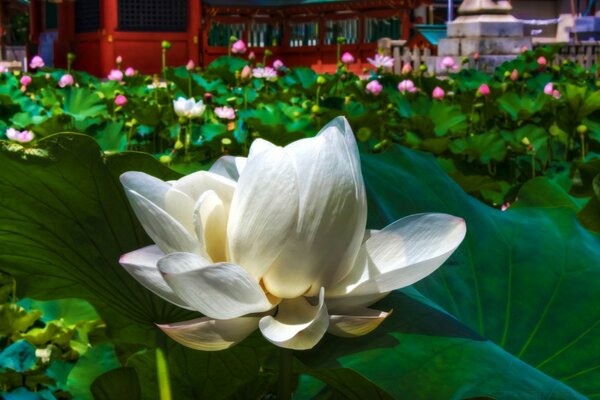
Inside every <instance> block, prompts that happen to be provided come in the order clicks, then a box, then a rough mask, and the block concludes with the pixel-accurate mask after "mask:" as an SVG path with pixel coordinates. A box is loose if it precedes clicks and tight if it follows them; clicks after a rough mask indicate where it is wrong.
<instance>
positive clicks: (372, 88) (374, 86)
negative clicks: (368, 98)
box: [366, 80, 383, 96]
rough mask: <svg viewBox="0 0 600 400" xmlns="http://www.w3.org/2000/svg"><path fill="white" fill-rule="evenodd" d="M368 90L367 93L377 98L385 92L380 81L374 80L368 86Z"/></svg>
mask: <svg viewBox="0 0 600 400" xmlns="http://www.w3.org/2000/svg"><path fill="white" fill-rule="evenodd" d="M366 89H367V93H371V94H372V95H375V96H377V95H379V93H381V91H382V90H383V86H381V84H380V83H379V81H377V80H374V81H371V82H369V83H368V84H367V87H366Z"/></svg>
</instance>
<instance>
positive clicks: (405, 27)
mask: <svg viewBox="0 0 600 400" xmlns="http://www.w3.org/2000/svg"><path fill="white" fill-rule="evenodd" d="M400 18H401V19H400V20H401V21H402V35H401V36H400V39H404V40H408V38H409V37H410V28H412V22H411V21H410V13H409V11H408V10H406V9H404V10H403V11H402V16H401V17H400Z"/></svg>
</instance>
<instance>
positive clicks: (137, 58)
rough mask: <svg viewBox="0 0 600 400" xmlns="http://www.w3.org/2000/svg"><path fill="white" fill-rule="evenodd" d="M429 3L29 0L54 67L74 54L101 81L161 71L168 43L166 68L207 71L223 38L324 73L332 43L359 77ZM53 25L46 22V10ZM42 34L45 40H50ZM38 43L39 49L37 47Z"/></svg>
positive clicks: (36, 33)
mask: <svg viewBox="0 0 600 400" xmlns="http://www.w3.org/2000/svg"><path fill="white" fill-rule="evenodd" d="M430 3H431V0H361V1H338V0H329V1H316V0H278V1H275V0H255V1H248V0H246V1H244V0H75V1H72V0H62V1H60V0H59V2H58V3H57V2H56V1H53V2H48V1H47V0H31V2H30V7H31V10H30V17H31V40H32V42H33V44H34V46H35V45H38V46H39V44H40V42H41V39H44V40H45V42H44V43H46V45H48V44H47V43H48V40H49V39H48V38H50V40H51V41H50V44H49V46H50V47H51V50H52V52H53V55H54V57H53V58H54V65H55V66H57V67H64V65H65V64H66V55H67V53H68V52H73V53H75V54H76V55H77V59H76V61H75V64H74V67H75V68H77V69H80V70H85V71H88V72H90V73H93V74H96V75H100V76H101V75H105V74H106V73H107V72H108V71H109V70H110V69H111V68H112V67H114V63H115V61H114V60H115V58H116V57H117V56H119V55H120V56H122V57H123V60H124V63H123V64H124V65H126V66H133V67H134V68H136V69H139V70H140V71H141V72H144V73H155V72H159V71H160V66H161V47H160V43H161V41H163V40H168V41H169V42H171V44H172V48H171V49H170V50H169V52H168V56H167V62H168V64H169V65H183V64H185V63H186V62H187V61H188V60H190V59H191V60H194V62H195V63H196V64H197V65H206V64H208V63H209V62H211V61H212V60H214V59H215V58H217V57H219V56H221V55H224V54H227V46H228V43H229V38H230V37H231V36H232V35H234V36H236V37H238V38H241V39H244V41H245V42H246V43H247V44H248V47H249V51H254V52H255V54H256V55H257V59H259V60H260V59H261V57H262V54H263V52H264V51H265V50H266V49H269V50H271V52H272V53H273V55H274V57H275V58H280V59H281V60H282V61H283V62H284V63H285V64H286V65H289V66H293V65H308V66H312V67H313V68H315V69H316V70H318V71H328V70H332V69H334V68H335V64H336V39H337V37H339V36H343V37H345V38H346V43H345V44H344V45H343V47H342V50H343V51H349V52H351V53H352V54H353V55H354V56H355V57H356V59H357V61H358V62H357V64H355V65H354V68H356V69H357V70H360V69H361V68H362V66H363V65H364V64H363V63H364V62H365V61H366V57H372V56H373V54H374V53H375V51H376V47H377V44H376V42H377V39H379V38H381V37H391V38H393V39H408V37H409V35H410V31H411V27H412V23H413V22H414V21H413V10H414V9H415V8H416V7H417V6H420V5H423V4H430ZM53 8H54V11H52V13H53V14H54V15H55V19H56V21H49V19H48V15H49V10H52V9H53ZM49 33H52V34H51V35H50V34H49ZM44 43H42V45H44Z"/></svg>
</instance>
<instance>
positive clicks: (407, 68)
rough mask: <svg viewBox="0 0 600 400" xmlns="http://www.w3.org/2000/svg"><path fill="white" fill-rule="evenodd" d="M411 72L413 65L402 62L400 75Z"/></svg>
mask: <svg viewBox="0 0 600 400" xmlns="http://www.w3.org/2000/svg"><path fill="white" fill-rule="evenodd" d="M412 72H413V67H412V65H411V64H410V63H406V64H404V66H403V67H402V75H408V74H411V73H412Z"/></svg>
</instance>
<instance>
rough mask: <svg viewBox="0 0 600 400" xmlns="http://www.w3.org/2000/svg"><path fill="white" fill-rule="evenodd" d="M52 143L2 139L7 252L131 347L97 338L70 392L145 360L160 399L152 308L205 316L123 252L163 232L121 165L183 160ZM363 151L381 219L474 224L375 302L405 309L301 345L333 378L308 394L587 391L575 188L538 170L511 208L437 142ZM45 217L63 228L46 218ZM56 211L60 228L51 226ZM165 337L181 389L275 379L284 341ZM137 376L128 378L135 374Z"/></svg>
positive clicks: (311, 362) (28, 281)
mask: <svg viewBox="0 0 600 400" xmlns="http://www.w3.org/2000/svg"><path fill="white" fill-rule="evenodd" d="M39 147H40V149H41V150H43V151H44V153H45V154H47V156H45V157H31V156H26V155H25V154H23V153H21V152H14V151H11V150H9V149H8V148H5V149H4V151H3V152H2V153H1V154H0V166H1V167H2V169H3V171H5V172H6V173H5V174H3V175H2V177H1V178H0V183H1V184H2V185H3V187H5V188H6V189H5V191H4V193H3V194H4V196H3V197H2V199H0V201H1V202H2V204H1V206H2V207H0V210H1V211H0V227H2V229H3V232H4V240H3V241H2V242H0V267H1V268H2V269H4V270H6V271H9V272H11V273H13V274H14V275H15V276H16V278H17V280H18V281H19V282H22V283H23V285H22V286H23V289H22V291H23V294H24V295H27V296H35V297H38V298H46V299H48V298H57V297H71V296H73V295H77V296H79V297H81V298H84V299H88V300H89V301H90V302H91V303H92V304H93V305H94V306H95V307H96V308H97V309H98V310H99V313H100V315H101V316H102V318H103V319H104V320H105V321H106V323H107V325H108V327H109V333H110V337H111V340H112V341H113V342H114V343H117V344H119V346H120V348H121V350H120V356H119V359H120V362H119V361H117V359H116V358H115V357H114V355H111V354H113V353H112V348H111V347H106V346H104V345H103V346H104V347H103V346H96V347H94V348H92V350H90V351H88V352H87V353H86V354H85V355H84V356H83V357H82V358H81V359H80V361H79V362H78V363H77V366H76V367H74V368H73V370H72V371H71V372H70V373H69V374H68V376H69V378H68V379H67V380H66V382H67V387H68V388H70V390H71V391H72V390H73V389H74V388H78V389H77V390H88V388H89V385H90V384H91V382H92V381H93V380H95V379H96V378H97V376H98V375H99V374H101V373H106V372H108V371H110V370H112V369H114V368H115V367H118V366H119V365H126V366H128V367H131V368H133V369H135V373H136V376H137V379H138V380H139V382H140V388H141V396H142V397H141V398H143V399H146V398H148V399H152V398H156V393H157V392H156V390H154V389H150V388H155V387H156V386H155V385H156V375H155V372H154V368H155V361H154V352H153V351H152V349H153V348H156V346H159V345H160V346H164V343H163V344H161V343H162V339H160V340H157V337H158V338H160V337H162V336H161V334H160V332H157V330H156V328H155V327H154V325H153V323H154V322H167V321H168V322H174V321H179V320H184V319H189V318H191V317H193V315H190V313H189V312H187V311H184V310H179V309H176V308H175V307H173V306H170V305H168V304H166V303H164V302H162V301H160V300H159V299H158V298H156V297H155V296H154V295H152V294H151V293H150V292H148V291H147V290H145V289H144V288H142V287H140V286H139V285H138V284H137V283H136V282H135V280H134V279H133V278H131V277H129V276H128V275H127V274H125V273H124V272H123V270H122V269H121V267H120V266H119V265H118V257H119V256H120V254H122V253H124V252H127V251H129V250H131V249H133V248H138V247H141V246H143V245H145V244H147V243H149V241H148V239H147V238H146V237H145V235H144V234H143V232H142V230H141V228H140V227H139V225H138V223H137V221H136V220H135V218H133V216H132V215H131V214H130V210H129V207H128V205H127V203H126V201H125V199H124V197H123V194H122V191H121V189H120V187H119V185H118V183H117V177H118V175H119V174H120V173H121V172H122V171H125V170H139V171H146V172H148V173H152V174H154V175H156V176H158V177H160V178H162V179H169V178H172V177H176V176H177V175H176V174H174V173H173V172H170V171H168V170H167V169H165V168H164V167H161V166H160V165H159V164H158V163H157V162H156V161H154V160H153V159H152V158H151V157H148V156H145V155H142V154H137V153H122V154H117V155H114V156H111V157H103V156H102V155H101V153H100V152H99V148H98V146H97V145H96V144H95V143H94V141H93V140H91V139H89V138H87V137H85V136H83V135H57V136H53V137H50V138H48V139H46V140H44V141H40V142H39ZM362 157H363V173H364V176H365V181H366V185H367V190H368V194H369V205H370V209H369V225H370V226H372V227H375V228H380V227H382V226H384V225H385V224H387V223H388V222H390V221H392V220H395V219H397V218H399V217H401V216H403V215H407V214H412V213H417V212H424V211H427V212H431V211H439V212H449V213H452V214H454V215H458V216H462V217H463V218H465V219H466V221H467V226H468V230H469V231H468V234H467V238H466V239H465V243H464V244H463V245H462V247H461V248H460V249H459V250H458V252H457V253H455V255H454V256H453V257H452V258H451V259H450V260H449V262H448V263H447V264H446V266H444V267H443V268H442V269H441V270H440V271H439V272H437V273H436V274H434V275H432V276H431V277H429V278H427V279H426V280H424V281H423V282H422V283H419V284H417V285H415V287H414V288H410V289H407V290H403V291H401V292H398V293H394V294H392V295H390V296H388V297H387V298H386V299H384V300H383V301H382V302H380V303H379V304H377V305H376V306H375V307H379V308H381V309H386V310H389V309H393V310H394V313H393V314H392V316H391V317H389V319H388V320H387V321H386V322H384V324H383V325H382V326H381V327H380V328H379V329H378V330H376V331H375V332H374V333H372V334H370V335H368V336H366V337H364V338H358V339H352V340H350V339H340V338H334V337H329V336H328V337H327V338H326V339H325V340H324V341H323V342H322V343H321V344H319V346H317V347H316V348H315V349H314V350H311V351H307V352H300V353H297V356H298V357H300V358H301V360H302V362H303V364H304V366H302V365H300V364H298V366H297V367H296V372H297V373H302V374H308V375H310V376H312V377H313V378H316V379H318V380H320V381H322V382H324V384H326V385H327V386H323V384H319V383H315V381H314V380H313V381H310V380H307V379H305V378H303V379H301V380H300V381H299V383H300V386H299V388H298V395H299V396H300V397H299V398H303V397H302V396H313V395H317V394H318V395H319V396H321V395H323V396H325V395H327V393H329V395H334V396H344V397H349V398H364V396H365V395H367V394H368V396H369V397H371V396H374V398H378V397H379V398H387V397H386V396H391V397H394V398H397V397H401V398H402V397H408V398H413V399H421V398H423V399H429V398H432V397H443V398H458V397H478V396H488V397H494V398H528V397H529V396H531V394H532V393H536V395H539V396H543V397H545V398H556V399H571V398H573V399H578V398H583V396H582V395H580V394H578V393H577V392H576V391H575V390H577V391H579V392H580V393H582V394H584V395H591V394H593V393H596V392H597V391H598V390H600V387H598V382H600V378H599V377H598V376H596V375H597V373H596V372H597V370H596V369H594V368H593V367H594V366H595V365H596V364H595V362H596V360H595V359H594V357H595V356H594V354H595V353H594V350H593V349H594V348H595V346H596V340H595V338H596V337H597V334H598V332H597V330H598V328H597V325H598V324H597V323H596V322H597V321H598V319H599V318H600V315H598V310H600V307H598V304H597V302H598V300H597V299H598V298H600V284H599V283H598V282H600V277H599V276H598V275H599V274H600V265H599V264H598V260H599V259H600V254H599V253H600V239H599V238H598V237H597V236H595V235H593V234H591V233H590V232H588V231H587V230H585V229H584V228H582V227H581V226H580V225H579V224H578V222H577V219H576V218H575V213H576V211H577V209H576V207H575V206H573V205H572V204H575V203H573V201H567V200H565V199H569V198H570V197H569V195H568V194H566V193H565V192H564V191H563V190H562V189H561V188H559V187H558V186H557V185H555V184H552V183H550V182H549V181H548V180H545V179H542V178H540V179H538V180H534V181H532V182H531V185H533V184H535V185H541V186H539V187H534V188H531V187H530V186H529V185H530V184H527V185H525V187H524V188H523V189H522V191H521V193H522V194H523V199H524V200H523V203H522V204H520V203H517V205H516V206H513V207H511V209H509V211H507V212H500V211H497V210H494V209H492V208H490V207H488V206H485V205H483V204H482V203H480V202H478V201H477V200H475V199H473V198H471V197H469V196H468V195H466V194H465V193H464V192H463V191H462V190H461V189H460V188H459V187H458V186H457V185H456V184H455V183H453V182H452V180H451V179H450V178H449V177H448V176H447V175H446V174H445V173H444V172H443V171H442V169H441V168H440V167H438V166H437V165H436V163H435V162H434V161H433V159H432V158H431V157H427V156H424V155H421V154H419V153H414V152H411V151H409V150H407V149H403V148H400V147H394V148H393V149H390V150H388V151H387V152H385V153H384V154H379V155H377V154H375V155H374V154H363V156H362ZM586 176H587V175H586ZM586 180H587V178H586ZM75 183H77V186H76V190H74V186H73V185H74V184H75ZM407 188H410V190H407ZM84 199H85V200H84ZM17 200H18V201H17ZM49 209H52V210H53V211H52V212H48V210H49ZM108 210H110V211H108ZM40 225H43V226H45V227H48V228H49V229H44V230H40V229H36V227H37V226H40ZM58 226H60V227H61V230H60V236H59V237H58V232H57V231H53V230H52V227H58ZM556 227H558V228H559V229H556ZM542 244H543V246H542ZM32 248H33V249H35V251H32ZM59 250H60V251H59ZM75 260H77V262H75ZM82 315H87V314H85V313H83V314H82ZM86 318H87V316H86ZM557 325H560V326H561V329H556V328H555V327H556V326H557ZM167 347H168V361H169V365H170V370H171V379H172V387H173V390H174V391H175V392H174V397H175V398H182V399H184V398H227V397H230V396H231V397H232V398H236V396H238V397H237V398H239V396H240V395H241V394H242V393H249V392H252V393H257V394H258V395H257V397H260V396H263V395H268V394H269V393H273V382H276V378H275V377H276V373H275V372H274V369H273V363H272V361H270V360H272V357H273V354H272V351H273V348H272V346H270V345H268V344H267V343H266V342H265V341H264V339H262V337H261V336H260V335H259V334H254V335H252V336H251V337H250V338H249V339H247V340H246V341H244V342H243V343H241V344H239V345H237V346H234V347H233V348H231V349H229V350H225V351H221V352H217V353H205V352H199V351H194V350H190V349H186V348H183V347H181V346H179V345H176V344H174V343H172V342H169V344H168V345H167ZM94 349H95V351H93V350H94ZM144 349H148V350H144ZM76 368H77V369H76ZM323 368H325V369H323ZM121 373H125V374H127V375H128V376H133V375H132V374H133V371H131V370H127V371H126V372H124V371H123V370H117V371H115V372H113V373H111V374H114V376H115V377H116V376H117V375H120V374H121ZM357 374H359V375H357ZM106 376H112V375H106ZM106 379H108V378H100V379H99V380H98V381H97V382H98V383H96V386H95V387H96V389H95V390H96V391H98V393H104V395H107V393H110V392H106V391H108V390H112V388H109V387H107V386H106V383H103V382H106ZM132 379H133V378H132ZM132 379H123V378H120V377H119V378H115V381H118V382H121V383H119V387H122V388H126V387H128V385H130V384H131V383H132V382H131V381H132ZM115 385H116V384H115ZM86 393H89V392H86ZM311 393H312V394H311ZM81 395H82V396H87V395H88V394H85V393H84V392H82V394H81ZM102 395H103V394H98V396H102ZM242 398H243V397H242Z"/></svg>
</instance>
